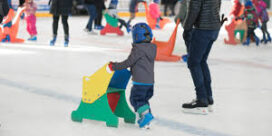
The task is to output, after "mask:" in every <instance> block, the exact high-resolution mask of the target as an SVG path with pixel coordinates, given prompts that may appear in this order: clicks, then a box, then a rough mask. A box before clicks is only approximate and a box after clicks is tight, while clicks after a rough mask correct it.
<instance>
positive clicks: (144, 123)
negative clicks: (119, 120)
mask: <svg viewBox="0 0 272 136" xmlns="http://www.w3.org/2000/svg"><path fill="white" fill-rule="evenodd" d="M153 119H154V117H153V115H152V114H151V113H150V112H148V113H146V114H144V115H142V117H141V118H140V119H139V120H138V121H137V123H138V124H139V127H140V128H144V129H150V122H151V121H152V120H153Z"/></svg>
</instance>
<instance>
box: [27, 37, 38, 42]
mask: <svg viewBox="0 0 272 136" xmlns="http://www.w3.org/2000/svg"><path fill="white" fill-rule="evenodd" d="M27 40H29V41H37V36H31V37H30V38H28V39H27Z"/></svg>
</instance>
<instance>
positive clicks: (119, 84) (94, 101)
mask: <svg viewBox="0 0 272 136" xmlns="http://www.w3.org/2000/svg"><path fill="white" fill-rule="evenodd" d="M107 65H108V64H106V65H105V66H104V67H102V68H101V69H99V70H98V71H97V72H96V73H94V74H93V75H92V76H90V77H88V76H85V77H84V78H83V92H82V100H81V103H80V105H79V107H78V109H77V110H76V111H73V112H72V114H71V118H72V120H73V121H76V122H82V120H83V119H90V120H97V121H104V122H106V125H107V126H109V127H118V117H122V118H124V121H125V122H126V123H133V124H134V123H135V120H136V115H135V114H134V112H132V111H131V109H130V108H129V106H128V104H127V102H126V95H125V89H126V86H127V84H128V81H129V79H130V77H131V74H130V72H129V71H128V70H120V71H115V72H111V73H110V72H108V71H109V70H107Z"/></svg>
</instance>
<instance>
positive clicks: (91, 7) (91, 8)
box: [85, 4, 97, 31]
mask: <svg viewBox="0 0 272 136" xmlns="http://www.w3.org/2000/svg"><path fill="white" fill-rule="evenodd" d="M85 8H86V9H87V11H88V13H89V16H90V18H89V21H88V24H87V26H86V28H87V29H88V30H89V31H92V29H93V21H94V20H95V18H96V16H97V15H96V7H95V5H94V4H85Z"/></svg>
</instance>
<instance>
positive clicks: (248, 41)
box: [243, 37, 250, 46]
mask: <svg viewBox="0 0 272 136" xmlns="http://www.w3.org/2000/svg"><path fill="white" fill-rule="evenodd" d="M249 43H250V37H248V38H247V39H246V41H245V42H244V43H243V45H246V46H249Z"/></svg>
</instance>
